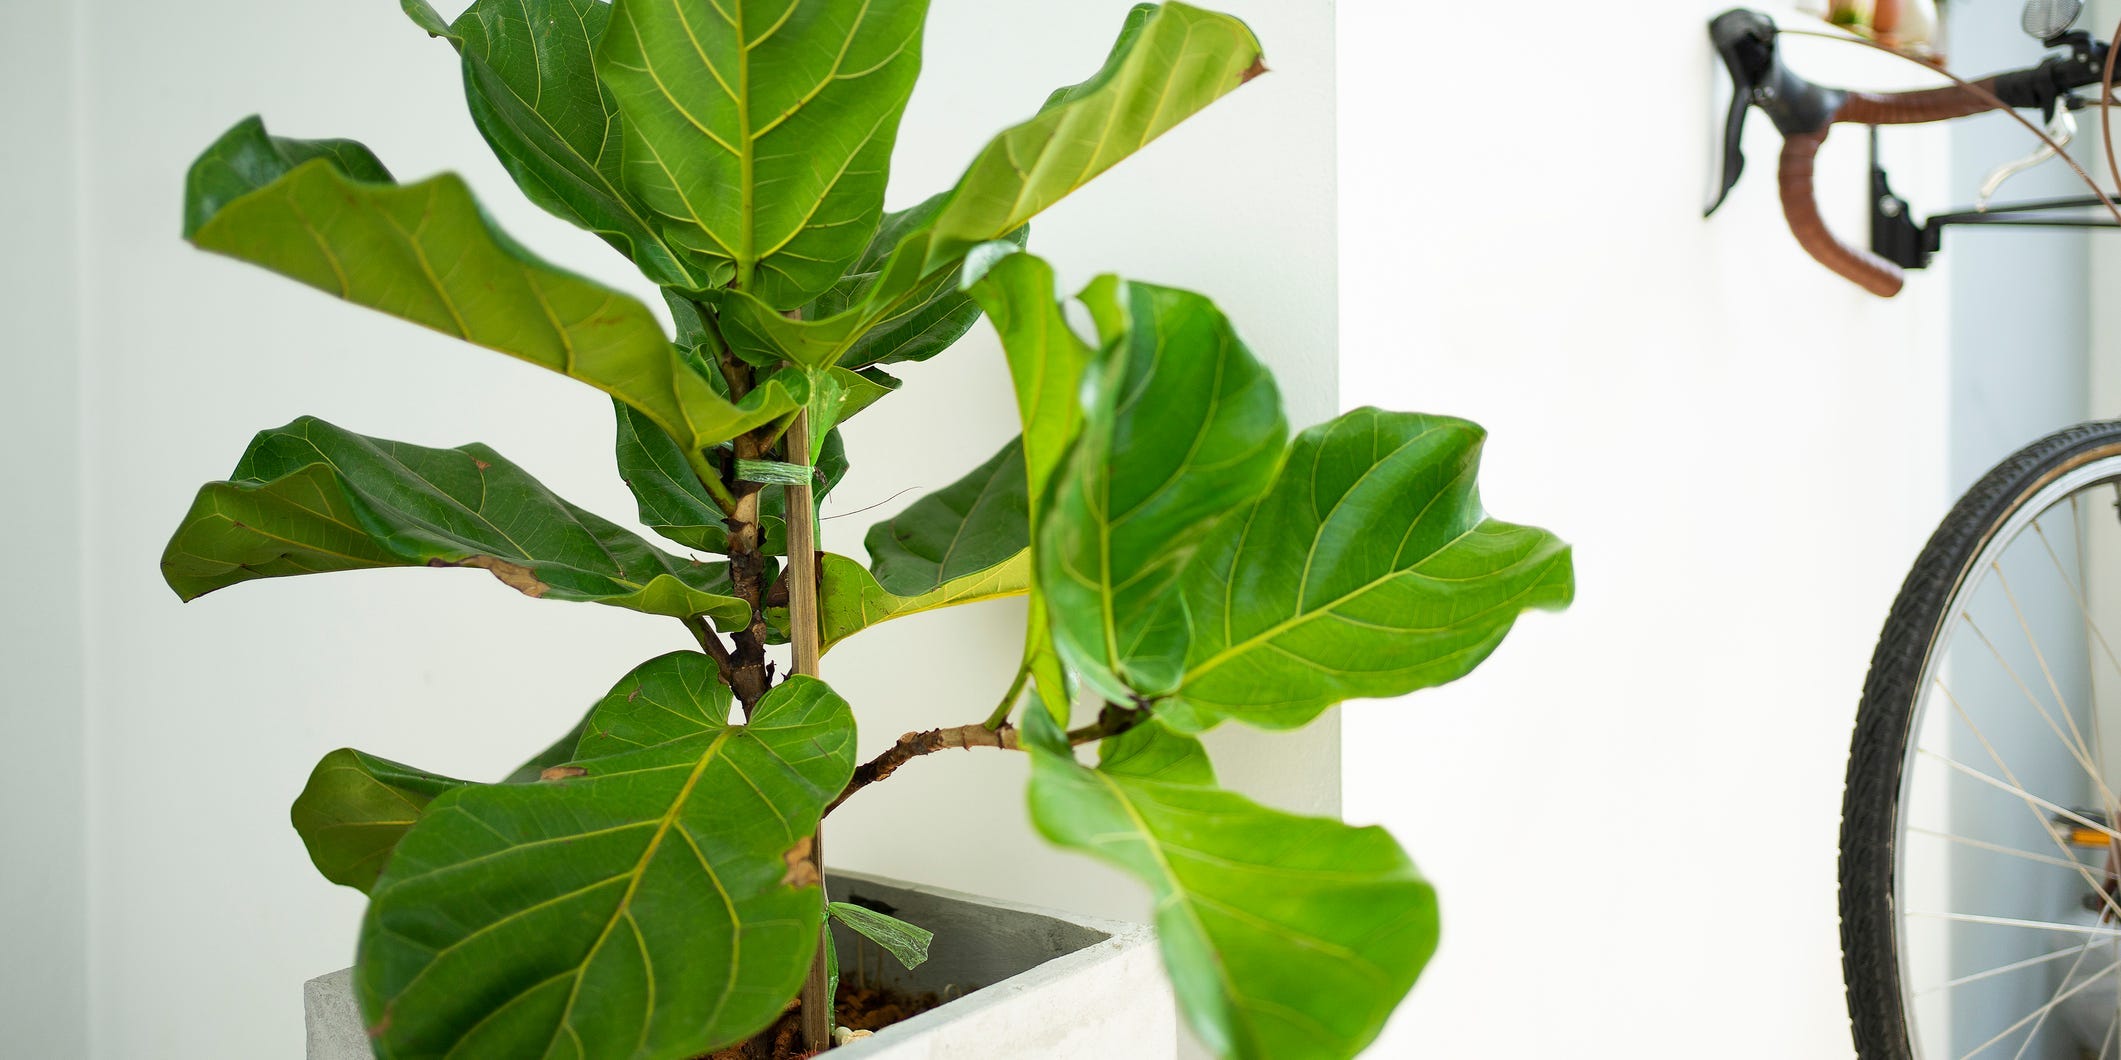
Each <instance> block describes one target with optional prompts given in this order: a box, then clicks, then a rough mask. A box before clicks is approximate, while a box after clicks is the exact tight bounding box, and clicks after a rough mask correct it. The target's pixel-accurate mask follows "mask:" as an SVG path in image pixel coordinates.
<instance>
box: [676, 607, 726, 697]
mask: <svg viewBox="0 0 2121 1060" xmlns="http://www.w3.org/2000/svg"><path fill="white" fill-rule="evenodd" d="M685 628H686V629H689V630H691V631H692V636H693V639H695V640H697V641H699V642H700V650H701V651H704V652H706V653H707V655H708V657H709V658H711V659H713V660H714V668H715V669H716V670H719V671H721V674H722V683H723V684H725V685H730V686H732V687H734V686H735V684H736V666H735V664H733V663H731V662H730V661H729V646H728V645H727V644H724V643H722V635H721V634H719V633H716V632H715V631H714V627H712V626H709V625H708V624H707V620H706V619H704V618H701V617H700V616H698V615H694V616H692V617H691V618H688V619H686V620H685Z"/></svg>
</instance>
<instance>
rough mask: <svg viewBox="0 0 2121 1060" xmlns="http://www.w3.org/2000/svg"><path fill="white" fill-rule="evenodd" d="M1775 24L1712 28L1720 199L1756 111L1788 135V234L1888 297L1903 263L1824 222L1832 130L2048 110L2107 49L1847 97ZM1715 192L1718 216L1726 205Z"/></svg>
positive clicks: (2094, 80) (1735, 13) (2081, 81)
mask: <svg viewBox="0 0 2121 1060" xmlns="http://www.w3.org/2000/svg"><path fill="white" fill-rule="evenodd" d="M1775 36H1776V29H1775V23H1774V21H1773V20H1772V19H1769V18H1768V17H1767V16H1766V15H1764V14H1761V13H1760V12H1757V11H1749V10H1745V9H1742V8H1741V9H1737V10H1732V11H1726V12H1724V13H1723V14H1721V15H1719V16H1717V17H1716V18H1715V20H1713V21H1712V22H1710V23H1709V38H1710V40H1711V41H1712V42H1713V43H1714V44H1715V46H1716V51H1717V53H1718V54H1720V55H1721V56H1722V57H1723V62H1724V66H1725V68H1726V69H1728V70H1729V71H1730V74H1731V79H1732V83H1733V88H1734V95H1733V98H1732V101H1731V113H1730V115H1729V116H1728V118H1727V119H1726V124H1725V131H1724V180H1723V188H1722V192H1723V194H1728V193H1729V191H1730V189H1731V187H1732V185H1734V184H1736V183H1737V181H1738V174H1739V172H1740V171H1741V170H1742V169H1743V167H1744V162H1745V159H1744V157H1743V155H1742V154H1741V153H1740V150H1739V133H1740V130H1741V128H1742V126H1743V123H1744V120H1745V114H1746V113H1747V111H1748V110H1749V109H1750V108H1752V107H1759V108H1760V109H1761V110H1762V111H1763V112H1765V113H1766V114H1767V115H1768V118H1769V120H1771V121H1772V122H1774V124H1775V128H1776V129H1777V130H1778V131H1780V132H1781V133H1782V136H1783V145H1782V159H1781V164H1780V166H1779V167H1778V172H1777V176H1778V182H1779V184H1780V190H1781V197H1782V212H1783V217H1784V219H1785V220H1787V221H1788V222H1789V226H1790V234H1791V235H1794V236H1795V237H1796V238H1797V243H1798V245H1799V246H1801V247H1803V248H1804V250H1805V252H1806V253H1808V254H1810V255H1811V256H1812V258H1813V260H1815V261H1817V262H1819V263H1820V264H1821V265H1824V266H1826V267H1827V268H1828V269H1830V270H1832V271H1833V272H1834V273H1836V274H1837V275H1840V276H1841V277H1843V278H1845V279H1847V280H1849V281H1851V282H1853V283H1855V284H1856V285H1857V286H1858V287H1861V288H1863V289H1864V290H1866V291H1869V292H1870V293H1872V294H1875V295H1877V296H1879V297H1881V298H1891V297H1892V296H1894V295H1896V294H1898V293H1900V288H1901V285H1902V284H1903V283H1904V282H1905V278H1906V275H1905V273H1903V272H1902V271H1901V269H1900V267H1899V266H1898V265H1895V264H1893V263H1892V262H1890V261H1887V260H1885V259H1884V258H1882V257H1880V256H1878V255H1877V254H1875V253H1872V252H1871V251H1870V250H1868V249H1866V248H1864V247H1859V246H1855V245H1852V244H1850V243H1847V242H1844V241H1842V240H1841V239H1839V238H1837V237H1836V236H1835V235H1834V234H1833V232H1832V231H1831V230H1829V229H1828V228H1827V226H1826V220H1825V218H1823V217H1821V216H1820V213H1819V202H1818V198H1817V195H1816V194H1815V192H1814V190H1813V186H1812V185H1813V164H1814V162H1815V161H1816V159H1817V157H1818V154H1819V148H1820V146H1821V145H1822V144H1824V143H1825V142H1826V137H1827V133H1828V131H1829V130H1831V129H1832V128H1833V127H1834V125H1835V124H1837V123H1841V122H1849V123H1854V124H1858V125H1919V124H1924V123H1927V122H1935V121H1947V120H1950V119H1953V118H1963V117H1967V116H1969V115H1973V114H1979V113H1982V112H1983V111H1987V110H1991V109H1994V108H1995V107H1996V105H1997V103H1998V101H2000V102H2001V103H2002V104H2003V105H2004V106H2007V107H2039V108H2041V109H2043V110H2047V109H2051V108H2053V107H2054V106H2055V104H2056V101H2057V100H2060V99H2063V98H2064V97H2065V96H2067V95H2068V93H2069V92H2070V91H2071V90H2073V89H2076V88H2081V87H2084V86H2086V85H2093V84H2098V83H2099V80H2100V77H2101V75H2102V70H2101V68H2100V67H2101V64H2102V63H2103V62H2104V50H2105V49H2104V46H2103V45H2096V46H2092V47H2088V48H2086V49H2084V50H2083V51H2082V52H2080V53H2076V54H2072V55H2070V56H2058V57H2051V58H2049V59H2047V60H2046V61H2044V62H2042V63H2040V64H2039V65H2038V66H2034V67H2028V68H2026V69H2023V70H2013V71H2009V72H2007V73H2002V74H1997V75H1995V76H1993V77H1988V78H1984V79H1982V80H1980V81H1977V82H1974V83H1973V86H1972V87H1971V88H1969V87H1967V86H1964V85H1957V84H1954V85H1949V86H1946V87H1943V88H1930V89H1922V90H1920V91H1914V92H1846V91H1842V90H1840V89H1835V88H1828V87H1825V86H1823V85H1816V84H1813V83H1811V82H1809V81H1806V80H1805V79H1803V78H1802V77H1799V76H1797V75H1796V74H1795V73H1794V72H1792V71H1791V70H1790V69H1789V68H1788V67H1787V66H1785V65H1783V62H1782V57H1781V56H1780V54H1778V52H1777V50H1776V48H1775ZM1722 201H1723V198H1722V195H1718V197H1717V199H1716V203H1715V205H1711V206H1710V207H1709V212H1710V213H1714V212H1715V211H1716V207H1717V206H1718V205H1721V203H1722Z"/></svg>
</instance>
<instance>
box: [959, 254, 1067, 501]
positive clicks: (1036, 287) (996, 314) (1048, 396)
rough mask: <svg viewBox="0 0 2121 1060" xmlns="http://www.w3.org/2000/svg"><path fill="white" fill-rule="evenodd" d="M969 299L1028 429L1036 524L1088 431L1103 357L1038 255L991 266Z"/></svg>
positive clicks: (1027, 465)
mask: <svg viewBox="0 0 2121 1060" xmlns="http://www.w3.org/2000/svg"><path fill="white" fill-rule="evenodd" d="M986 264H987V268H986V269H985V271H984V272H982V273H980V274H979V275H977V276H974V277H971V281H972V282H971V283H970V285H969V286H968V287H967V292H968V293H969V294H970V295H971V296H972V297H973V298H975V299H977V300H978V301H979V304H980V307H981V308H982V309H983V310H985V312H986V314H987V320H988V322H989V323H991V324H993V325H994V330H995V332H996V333H997V334H999V335H1000V336H1001V340H1002V353H1003V355H1004V356H1006V357H1007V358H1008V360H1009V376H1010V381H1011V383H1012V384H1013V385H1014V388H1015V390H1016V410H1017V415H1018V418H1019V419H1020V420H1021V421H1022V423H1023V428H1024V430H1023V436H1022V441H1023V445H1024V477H1025V480H1026V485H1027V495H1028V497H1029V500H1030V505H1031V512H1032V516H1033V522H1034V523H1035V522H1036V521H1037V517H1038V513H1039V507H1040V505H1041V503H1042V502H1043V501H1044V499H1045V496H1046V486H1047V484H1048V483H1050V482H1051V481H1052V480H1053V474H1054V472H1055V471H1057V470H1059V468H1060V463H1061V458H1062V457H1064V456H1066V455H1067V452H1068V447H1069V446H1071V445H1073V444H1075V436H1076V434H1077V433H1078V432H1080V431H1081V429H1082V422H1083V406H1082V401H1081V400H1080V397H1079V394H1078V391H1079V390H1080V389H1081V388H1082V382H1083V374H1084V373H1085V372H1087V371H1089V368H1090V363H1091V361H1092V360H1094V359H1095V358H1096V356H1097V351H1096V350H1095V349H1093V348H1092V347H1091V346H1090V344H1089V343H1086V342H1084V341H1083V340H1082V339H1081V338H1080V337H1078V336H1077V335H1076V334H1075V331H1074V329H1072V328H1070V327H1069V326H1068V318H1067V314H1066V313H1065V312H1063V311H1062V309H1061V305H1060V302H1059V301H1058V300H1056V298H1055V296H1054V290H1053V266H1051V265H1048V264H1046V262H1045V261H1044V260H1043V259H1041V258H1038V257H1035V256H1033V255H1030V254H1009V255H1006V256H1003V257H1000V258H996V259H993V260H992V261H991V262H989V263H986Z"/></svg>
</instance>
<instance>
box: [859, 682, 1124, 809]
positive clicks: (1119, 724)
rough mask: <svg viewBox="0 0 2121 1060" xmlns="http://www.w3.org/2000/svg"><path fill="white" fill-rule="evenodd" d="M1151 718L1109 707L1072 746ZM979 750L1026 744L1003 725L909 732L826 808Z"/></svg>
mask: <svg viewBox="0 0 2121 1060" xmlns="http://www.w3.org/2000/svg"><path fill="white" fill-rule="evenodd" d="M1150 716H1151V714H1150V711H1149V709H1148V708H1147V707H1146V706H1126V705H1123V704H1119V703H1107V704H1105V709H1103V710H1101V711H1099V712H1098V715H1097V721H1096V722H1095V723H1093V724H1090V725H1085V726H1083V727H1082V728H1080V729H1071V730H1069V732H1068V745H1069V746H1070V747H1080V746H1082V745H1083V744H1087V743H1096V742H1097V741H1099V740H1102V739H1105V738H1107V737H1111V736H1118V735H1119V734H1120V733H1123V732H1126V731H1127V730H1128V729H1132V728H1134V727H1135V726H1137V725H1140V724H1141V723H1143V722H1145V721H1148V720H1149V718H1150ZM975 747H993V748H997V749H999V750H1005V751H1021V750H1023V742H1022V741H1021V739H1019V737H1018V735H1017V731H1016V726H1014V725H1003V726H1001V727H1000V728H994V729H990V728H988V727H987V726H986V725H985V724H984V723H981V724H976V725H959V726H956V727H954V728H949V729H929V730H927V731H926V732H909V733H907V734H906V735H904V736H901V737H899V738H898V742H897V743H894V744H892V745H891V747H890V748H889V749H887V750H886V751H885V752H884V753H883V754H880V755H877V756H876V757H875V758H872V759H870V760H869V761H867V762H864V763H862V764H861V765H859V766H856V767H854V778H853V779H851V780H849V781H848V782H847V786H846V787H845V788H844V789H842V790H841V791H840V794H839V797H838V798H836V799H833V800H832V803H831V805H828V806H826V807H825V813H827V814H830V813H831V812H832V811H834V810H836V809H839V806H840V804H841V803H843V802H846V801H847V800H848V799H849V798H852V797H853V796H854V793H855V792H857V791H860V790H862V789H863V788H866V787H868V786H869V785H871V784H875V783H877V782H878V781H883V780H889V779H891V775H892V774H893V773H896V772H898V769H899V767H900V766H902V765H905V764H906V763H908V762H911V761H913V760H914V759H916V758H920V757H922V756H924V755H932V754H934V753H936V752H937V751H948V750H953V749H955V750H965V751H969V750H972V749H973V748H975Z"/></svg>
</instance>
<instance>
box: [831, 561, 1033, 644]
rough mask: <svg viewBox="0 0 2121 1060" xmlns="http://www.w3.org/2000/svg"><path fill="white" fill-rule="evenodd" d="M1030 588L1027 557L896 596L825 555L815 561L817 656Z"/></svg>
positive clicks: (858, 569) (852, 565) (855, 567)
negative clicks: (901, 624)
mask: <svg viewBox="0 0 2121 1060" xmlns="http://www.w3.org/2000/svg"><path fill="white" fill-rule="evenodd" d="M1030 586H1031V557H1030V554H1029V553H1028V552H1021V553H1018V554H1017V555H1016V556H1014V557H1012V558H1010V559H1009V560H1007V561H1006V562H1003V563H1000V564H997V565H995V566H992V567H988V568H987V569H985V570H981V571H975V572H973V573H971V574H967V575H965V576H964V577H961V578H958V579H955V580H953V581H948V582H944V583H943V584H941V585H938V586H936V587H935V588H934V589H931V590H929V591H928V592H925V593H922V594H920V595H918V596H900V595H898V594H896V593H893V592H891V591H889V590H887V589H885V588H884V587H882V586H880V585H878V584H877V583H876V576H875V575H873V574H870V573H869V571H868V570H866V569H865V568H863V566H862V565H861V564H860V563H857V562H855V561H854V560H851V559H848V558H847V557H845V556H841V555H836V554H834V553H831V552H827V553H824V554H823V556H822V557H820V559H819V561H818V625H819V627H820V628H819V634H820V636H819V641H820V644H821V645H822V647H821V650H824V651H830V650H832V647H833V645H836V644H838V643H839V642H841V641H843V640H846V639H847V638H848V637H851V636H854V635H855V634H857V633H860V632H861V631H863V630H865V629H868V628H869V627H871V626H874V625H878V624H880V623H883V622H889V621H891V620H892V619H894V618H904V617H906V616H907V615H917V614H920V613H921V612H923V611H934V610H936V609H938V608H943V607H954V606H956V605H958V604H970V603H977V602H979V601H981V600H995V599H999V598H1001V597H1004V596H1021V595H1022V594H1023V593H1024V591H1025V590H1027V589H1029V588H1030Z"/></svg>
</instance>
